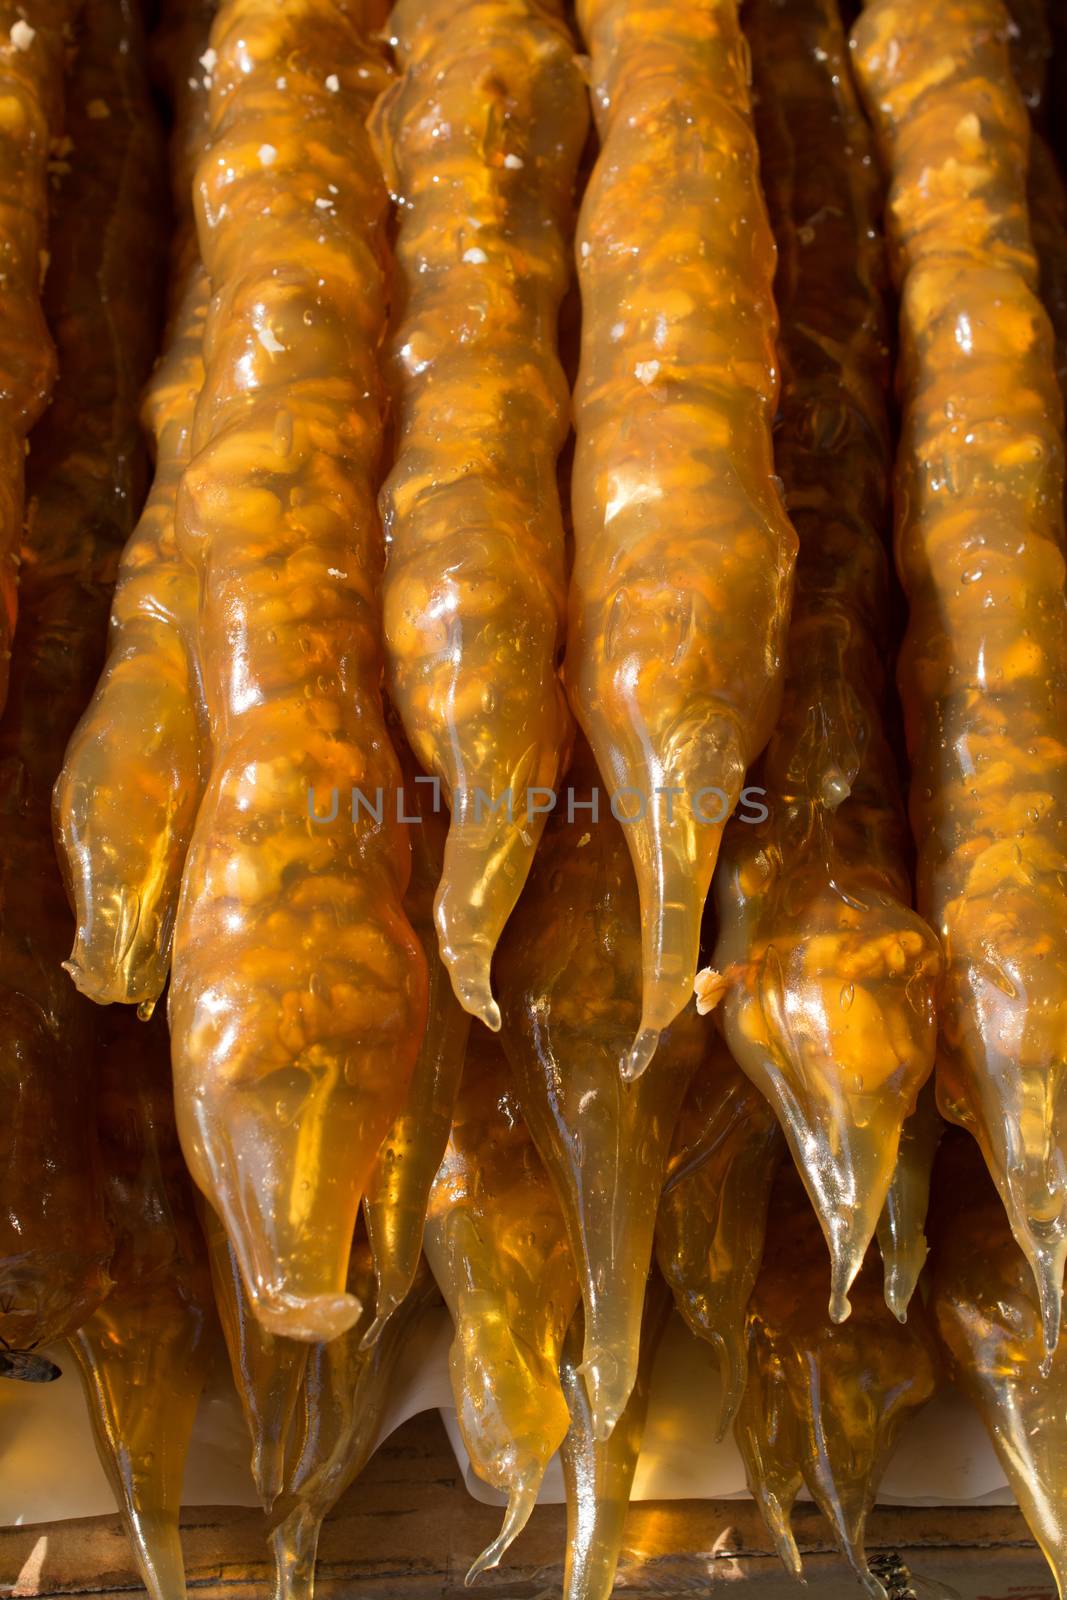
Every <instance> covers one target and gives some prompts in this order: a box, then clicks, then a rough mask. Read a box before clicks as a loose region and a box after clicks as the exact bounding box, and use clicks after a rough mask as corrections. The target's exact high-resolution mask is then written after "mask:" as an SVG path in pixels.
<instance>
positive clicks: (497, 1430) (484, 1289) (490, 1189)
mask: <svg viewBox="0 0 1067 1600" xmlns="http://www.w3.org/2000/svg"><path fill="white" fill-rule="evenodd" d="M426 1255H427V1258H428V1260H429V1263H430V1267H431V1269H432V1271H433V1275H434V1277H435V1278H436V1279H437V1282H438V1284H439V1285H440V1288H441V1293H442V1294H443V1295H444V1297H445V1300H446V1302H447V1304H448V1309H449V1311H450V1313H451V1315H452V1322H453V1325H454V1328H455V1338H454V1339H453V1341H452V1351H451V1356H450V1360H449V1365H450V1369H451V1376H452V1392H453V1395H454V1396H455V1402H456V1413H457V1416H458V1419H459V1426H460V1430H461V1432H462V1434H463V1440H464V1443H465V1444H466V1446H467V1450H468V1451H469V1453H470V1458H471V1460H472V1462H473V1463H474V1466H475V1469H476V1471H477V1472H478V1474H479V1476H480V1477H482V1478H484V1479H485V1481H486V1483H489V1484H491V1485H492V1486H493V1488H494V1489H499V1490H500V1492H501V1493H502V1494H505V1495H507V1497H508V1509H507V1512H506V1514H505V1517H504V1523H503V1527H502V1528H501V1530H500V1534H499V1535H498V1537H497V1538H496V1539H495V1540H494V1541H493V1543H492V1544H491V1545H489V1546H488V1548H487V1549H486V1550H484V1551H483V1552H482V1554H481V1555H480V1556H479V1557H478V1559H477V1561H475V1563H474V1565H473V1566H472V1567H471V1570H470V1573H469V1574H468V1579H470V1578H473V1577H475V1576H477V1574H478V1573H479V1572H484V1571H485V1570H486V1568H487V1567H492V1566H495V1565H496V1563H497V1562H498V1561H499V1560H500V1557H501V1556H502V1555H503V1554H504V1551H505V1550H506V1549H507V1548H508V1545H509V1544H511V1542H512V1540H513V1539H515V1538H516V1537H517V1536H518V1535H519V1533H521V1531H522V1529H523V1528H524V1527H525V1525H526V1523H527V1521H528V1520H529V1517H530V1513H531V1512H532V1511H533V1508H534V1504H535V1502H536V1500H537V1491H538V1489H539V1487H540V1484H541V1479H542V1477H543V1475H544V1471H545V1468H546V1467H547V1465H548V1463H549V1461H550V1460H551V1458H552V1455H553V1454H554V1452H555V1451H556V1450H557V1449H558V1448H559V1446H560V1444H561V1443H562V1441H563V1436H564V1434H565V1433H566V1432H567V1428H568V1426H569V1423H570V1416H569V1413H568V1411H567V1403H566V1400H565V1399H564V1397H563V1391H562V1389H561V1387H560V1373H559V1364H560V1355H561V1352H562V1349H563V1340H564V1337H565V1335H566V1332H567V1328H568V1326H569V1324H570V1320H571V1317H572V1316H573V1314H574V1309H575V1306H576V1305H577V1303H578V1279H577V1277H576V1275H575V1271H574V1263H573V1261H572V1259H571V1252H570V1246H569V1245H568V1243H567V1234H566V1229H565V1228H564V1224H563V1217H562V1214H561V1212H560V1208H559V1203H558V1201H557V1200H556V1197H555V1194H554V1193H553V1191H552V1186H551V1184H550V1183H549V1181H548V1178H547V1176H546V1175H545V1170H544V1167H543V1166H542V1164H541V1158H540V1157H539V1156H538V1154H537V1151H536V1149H535V1148H534V1144H533V1140H532V1139H531V1138H530V1135H529V1132H528V1131H527V1128H526V1124H525V1122H524V1121H523V1117H522V1112H521V1110H520V1109H519V1106H518V1103H517V1101H516V1099H515V1096H514V1093H513V1092H512V1090H511V1089H510V1088H509V1085H508V1071H507V1063H506V1062H505V1060H504V1056H503V1054H502V1052H501V1050H500V1047H499V1045H498V1044H497V1043H496V1041H495V1040H494V1039H493V1036H492V1035H491V1034H490V1033H489V1032H488V1031H487V1030H486V1029H485V1028H483V1027H482V1025H481V1023H476V1024H475V1025H474V1026H473V1028H472V1029H471V1036H470V1042H469V1044H468V1046H467V1059H466V1063H465V1065H464V1069H463V1082H462V1084H461V1085H460V1092H459V1098H458V1100H457V1102H456V1111H455V1118H454V1121H453V1125H452V1134H451V1137H450V1139H449V1141H448V1149H447V1150H446V1152H445V1158H444V1160H443V1161H442V1163H441V1169H440V1171H439V1172H438V1174H437V1178H436V1181H435V1183H434V1186H433V1191H432V1193H431V1195H430V1210H429V1215H428V1216H427V1219H426Z"/></svg>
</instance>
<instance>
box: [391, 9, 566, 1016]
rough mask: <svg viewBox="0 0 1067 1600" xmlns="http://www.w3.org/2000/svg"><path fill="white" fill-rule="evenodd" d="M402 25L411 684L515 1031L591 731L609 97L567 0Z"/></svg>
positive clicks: (447, 886) (411, 709)
mask: <svg viewBox="0 0 1067 1600" xmlns="http://www.w3.org/2000/svg"><path fill="white" fill-rule="evenodd" d="M390 29H391V31H392V33H393V36H394V39H395V42H396V50H397V55H398V59H399V64H400V66H401V68H402V69H403V77H402V78H401V80H400V81H399V82H398V83H397V84H396V86H395V87H394V88H393V89H392V90H390V91H389V92H388V93H387V94H386V95H385V97H384V99H383V100H382V101H381V102H380V103H379V105H378V107H377V109H376V112H375V117H374V122H373V128H374V132H375V136H376V141H377V144H378V148H379V151H380V153H381V156H382V160H383V164H384V167H385V171H386V176H387V180H388V183H389V187H390V189H391V190H392V191H393V192H394V194H395V195H396V196H397V199H398V201H399V203H400V212H399V228H398V237H397V246H396V248H397V271H396V281H395V289H394V292H395V294H396V298H397V306H396V311H395V324H396V326H395V331H394V335H393V339H392V341H391V347H390V358H389V374H390V381H391V385H392V389H393V393H394V396H395V400H396V415H397V430H398V431H397V455H396V461H395V464H394V466H393V469H392V471H391V473H390V475H389V477H388V479H387V481H386V484H385V487H384V489H383V491H382V511H383V515H384V520H385V531H386V537H387V540H388V544H389V562H388V567H387V569H386V575H385V592H384V604H385V634H386V645H387V650H388V669H389V685H390V694H391V695H392V698H393V699H394V701H395V702H396V705H397V707H398V709H399V711H400V713H401V715H402V717H403V719H404V725H405V728H406V729H407V734H408V738H409V739H410V740H411V744H412V747H413V749H414V751H415V753H416V755H417V756H418V758H419V760H420V761H421V762H422V765H423V767H424V768H425V769H426V771H427V772H432V773H436V774H437V775H438V776H439V777H440V779H441V781H442V786H443V788H444V791H445V794H446V796H447V797H448V798H449V800H450V804H451V808H452V819H451V826H450V830H449V836H448V842H447V845H446V848H445V859H444V871H443V874H442V877H441V886H440V889H439V891H438V895H437V905H436V915H437V925H438V929H439V931H440V939H441V953H442V956H443V958H444V961H445V963H446V965H447V966H448V968H449V970H450V972H451V975H452V981H453V983H454V985H455V989H456V993H457V995H458V996H459V998H460V1000H461V1001H462V1003H463V1004H464V1006H466V1007H467V1009H468V1010H470V1011H471V1012H473V1013H474V1015H476V1016H479V1017H481V1018H482V1020H483V1021H484V1022H486V1023H488V1024H489V1026H490V1027H496V1026H499V1016H498V1013H497V1008H496V1006H495V1004H494V1001H493V997H492V991H491V988H490V981H489V966H490V962H491V961H492V956H493V950H494V948H495V946H496V942H497V939H498V938H499V936H500V932H501V930H502V929H503V927H504V924H505V922H506V921H507V919H508V916H509V915H510V913H511V910H512V907H513V906H514V904H515V902H516V900H517V899H518V896H519V893H520V892H521V889H522V885H523V883H524V882H525V879H526V874H527V872H528V871H529V869H530V862H531V861H532V859H533V854H534V851H535V850H536V848H537V841H538V839H539V838H540V835H541V829H542V828H543V826H544V815H543V813H542V814H541V815H540V816H538V815H537V814H536V813H535V814H533V815H531V814H530V812H529V811H528V808H527V791H528V790H529V789H530V788H532V787H535V786H547V787H549V788H551V787H554V786H555V783H556V780H557V777H558V775H559V772H560V770H561V767H562V765H563V764H564V759H565V755H566V750H567V747H568V744H569V739H570V727H571V724H570V717H569V714H568V712H567V707H566V701H565V698H564V695H563V691H562V688H561V685H560V681H559V677H558V673H557V661H558V658H559V655H560V652H561V650H562V635H563V611H564V601H565V591H566V577H565V569H564V539H563V524H562V520H561V516H560V504H559V491H558V489H557V484H556V456H557V454H558V453H559V449H560V446H561V445H562V443H563V440H564V437H565V436H566V432H567V427H568V422H569V404H568V392H567V384H566V380H565V378H564V376H563V371H562V368H561V367H560V363H559V358H558V355H557V350H556V323H557V318H558V313H559V305H560V300H561V299H562V296H563V292H564V289H565V288H566V286H567V281H568V278H569V276H570V271H571V264H570V241H571V234H572V231H573V229H572V207H573V188H574V179H575V173H576V170H577V166H578V158H579V156H580V154H581V150H582V145H583V143H584V140H585V135H586V128H587V123H588V101H587V96H586V91H585V84H584V82H583V80H582V76H581V73H580V71H579V69H578V64H577V62H576V60H575V57H574V50H573V45H572V41H571V38H570V35H569V33H568V31H567V27H566V25H565V23H564V21H563V7H562V4H561V3H560V0H477V3H475V4H471V5H464V6H461V7H460V8H459V9H458V10H457V8H456V6H455V5H454V4H452V3H451V0H401V3H400V4H399V5H398V6H397V7H396V9H395V10H394V12H393V14H392V17H391V18H390ZM506 795H510V796H511V801H510V806H509V804H508V802H507V800H506V799H505V796H506Z"/></svg>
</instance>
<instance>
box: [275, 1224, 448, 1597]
mask: <svg viewBox="0 0 1067 1600" xmlns="http://www.w3.org/2000/svg"><path fill="white" fill-rule="evenodd" d="M374 1279H375V1270H374V1263H373V1258H372V1256H371V1252H370V1247H369V1245H368V1243H367V1239H366V1235H365V1234H363V1233H362V1232H359V1233H357V1235H356V1238H355V1240H354V1242H353V1245H352V1254H351V1257H350V1258H349V1264H348V1288H349V1292H350V1293H351V1294H352V1295H353V1296H354V1297H355V1299H357V1300H358V1301H359V1302H360V1304H361V1305H362V1306H363V1307H364V1310H363V1314H362V1315H361V1317H360V1319H359V1320H358V1321H357V1322H355V1323H354V1324H353V1325H352V1327H351V1328H349V1329H348V1331H347V1332H346V1333H343V1334H341V1335H340V1337H339V1338H337V1339H331V1340H330V1342H329V1343H328V1344H316V1345H312V1347H311V1350H310V1352H309V1354H308V1360H307V1367H306V1369H305V1372H304V1383H303V1390H302V1395H301V1401H302V1404H301V1408H300V1411H299V1413H298V1416H297V1419H296V1420H297V1426H298V1430H299V1431H298V1434H297V1437H296V1440H295V1442H294V1448H293V1457H292V1463H291V1465H290V1467H289V1470H288V1472H287V1474H286V1484H285V1492H284V1494H283V1496H282V1499H281V1502H280V1504H279V1507H278V1510H277V1513H276V1515H277V1519H278V1520H277V1523H276V1526H275V1527H274V1529H273V1531H272V1533H271V1546H272V1549H273V1551H274V1561H275V1588H274V1600H313V1596H314V1593H315V1556H316V1552H317V1550H318V1543H319V1532H320V1530H321V1528H322V1524H323V1522H324V1520H325V1518H326V1517H327V1516H328V1514H329V1513H330V1511H332V1509H333V1507H334V1506H335V1505H336V1504H337V1501H338V1500H339V1499H340V1498H341V1496H342V1495H343V1494H344V1492H345V1490H346V1489H347V1488H348V1486H349V1484H350V1483H353V1482H354V1481H355V1479H356V1478H357V1477H358V1476H359V1474H360V1472H361V1471H362V1470H363V1468H364V1466H365V1465H366V1463H367V1461H368V1460H369V1459H370V1455H371V1451H372V1450H373V1448H374V1443H375V1439H376V1438H377V1434H378V1426H379V1424H380V1422H381V1420H382V1414H383V1412H384V1410H385V1403H386V1401H387V1400H388V1398H389V1382H390V1379H391V1377H392V1375H393V1369H394V1367H395V1365H396V1361H397V1357H398V1356H399V1355H400V1353H401V1351H402V1350H403V1348H404V1342H405V1340H406V1339H407V1337H408V1336H409V1334H410V1333H411V1331H412V1329H413V1327H414V1325H415V1324H416V1322H417V1321H418V1319H419V1317H420V1316H421V1315H422V1312H423V1311H424V1310H425V1308H426V1306H427V1305H428V1304H429V1302H430V1301H431V1300H434V1299H436V1295H437V1290H436V1287H435V1285H434V1281H433V1278H432V1276H431V1275H430V1271H429V1268H428V1267H427V1266H426V1263H425V1262H424V1261H423V1262H420V1263H418V1265H417V1271H416V1274H415V1281H414V1283H413V1284H412V1285H411V1287H410V1291H409V1293H408V1295H407V1298H406V1299H405V1300H404V1301H403V1302H402V1303H401V1305H400V1306H399V1307H397V1308H396V1309H395V1310H394V1312H393V1314H392V1316H391V1317H390V1318H389V1321H388V1323H387V1325H386V1327H385V1328H384V1330H382V1331H381V1332H380V1334H379V1335H378V1337H377V1338H376V1339H375V1340H374V1341H373V1344H372V1345H370V1347H368V1345H367V1340H366V1337H365V1336H366V1334H367V1332H368V1331H369V1329H370V1324H371V1319H372V1317H373V1315H374V1310H373V1307H374Z"/></svg>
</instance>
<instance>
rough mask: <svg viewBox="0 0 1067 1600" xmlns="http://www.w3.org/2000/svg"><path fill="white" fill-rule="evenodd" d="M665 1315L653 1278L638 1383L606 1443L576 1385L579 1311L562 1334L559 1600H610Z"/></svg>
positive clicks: (659, 1285)
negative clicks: (564, 1407) (563, 1541)
mask: <svg viewBox="0 0 1067 1600" xmlns="http://www.w3.org/2000/svg"><path fill="white" fill-rule="evenodd" d="M670 1307H671V1297H670V1292H669V1291H668V1289H667V1286H666V1284H665V1283H664V1282H663V1279H662V1278H661V1277H660V1276H659V1274H658V1273H656V1272H653V1274H652V1276H651V1277H650V1278H649V1280H648V1288H647V1290H646V1292H645V1313H644V1320H643V1322H642V1324H641V1358H640V1361H639V1363H638V1371H637V1381H636V1382H635V1384H634V1387H633V1391H632V1393H631V1395H630V1398H629V1400H628V1401H627V1402H626V1409H625V1410H624V1412H623V1414H622V1416H621V1417H620V1418H619V1420H618V1422H617V1424H616V1425H615V1427H614V1428H613V1429H612V1433H611V1437H610V1439H601V1438H598V1436H597V1431H596V1423H595V1419H594V1416H593V1412H592V1408H591V1406H590V1404H589V1396H588V1393H587V1391H586V1387H585V1383H584V1381H583V1377H582V1368H581V1363H582V1360H583V1356H582V1351H583V1348H584V1345H585V1336H584V1332H583V1329H582V1314H581V1312H580V1311H578V1312H576V1313H575V1316H574V1321H573V1322H572V1323H571V1326H570V1328H569V1329H568V1332H567V1339H566V1342H565V1343H564V1346H563V1359H562V1361H561V1364H560V1378H561V1381H562V1384H563V1393H564V1395H565V1396H566V1399H567V1404H568V1406H569V1407H570V1413H571V1425H570V1427H569V1428H568V1430H567V1437H566V1438H565V1439H564V1441H563V1443H562V1445H561V1446H560V1461H561V1464H562V1466H563V1482H564V1486H565V1489H566V1494H567V1551H566V1557H565V1560H564V1567H563V1600H610V1597H611V1595H612V1594H613V1593H614V1590H615V1573H616V1569H617V1568H618V1565H619V1554H620V1552H621V1550H622V1539H623V1529H624V1527H625V1524H626V1512H627V1510H628V1508H629V1504H630V1490H631V1489H632V1488H633V1481H634V1473H635V1472H636V1471H637V1458H638V1456H639V1455H640V1453H641V1442H642V1440H643V1438H644V1432H645V1419H646V1417H647V1415H648V1400H649V1390H650V1388H651V1383H652V1368H653V1364H654V1362H655V1358H656V1354H657V1352H658V1350H659V1345H660V1339H661V1338H662V1335H663V1330H664V1328H665V1327H666V1325H667V1317H668V1314H669V1312H670Z"/></svg>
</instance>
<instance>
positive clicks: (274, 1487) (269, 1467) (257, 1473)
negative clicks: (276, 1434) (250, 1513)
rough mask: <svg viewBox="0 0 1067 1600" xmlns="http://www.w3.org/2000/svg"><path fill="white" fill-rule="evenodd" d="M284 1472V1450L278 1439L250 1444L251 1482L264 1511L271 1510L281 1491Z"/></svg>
mask: <svg viewBox="0 0 1067 1600" xmlns="http://www.w3.org/2000/svg"><path fill="white" fill-rule="evenodd" d="M284 1474H285V1461H284V1451H283V1450H282V1449H281V1448H280V1444H279V1441H275V1440H271V1441H270V1442H269V1443H267V1442H266V1441H263V1440H261V1441H259V1442H258V1443H255V1444H253V1446H252V1482H253V1483H254V1484H255V1486H256V1493H257V1494H258V1495H259V1503H260V1505H261V1506H262V1507H263V1509H264V1511H272V1510H273V1509H274V1504H275V1502H276V1501H277V1499H278V1496H279V1495H280V1494H281V1492H282V1480H283V1477H284Z"/></svg>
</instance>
